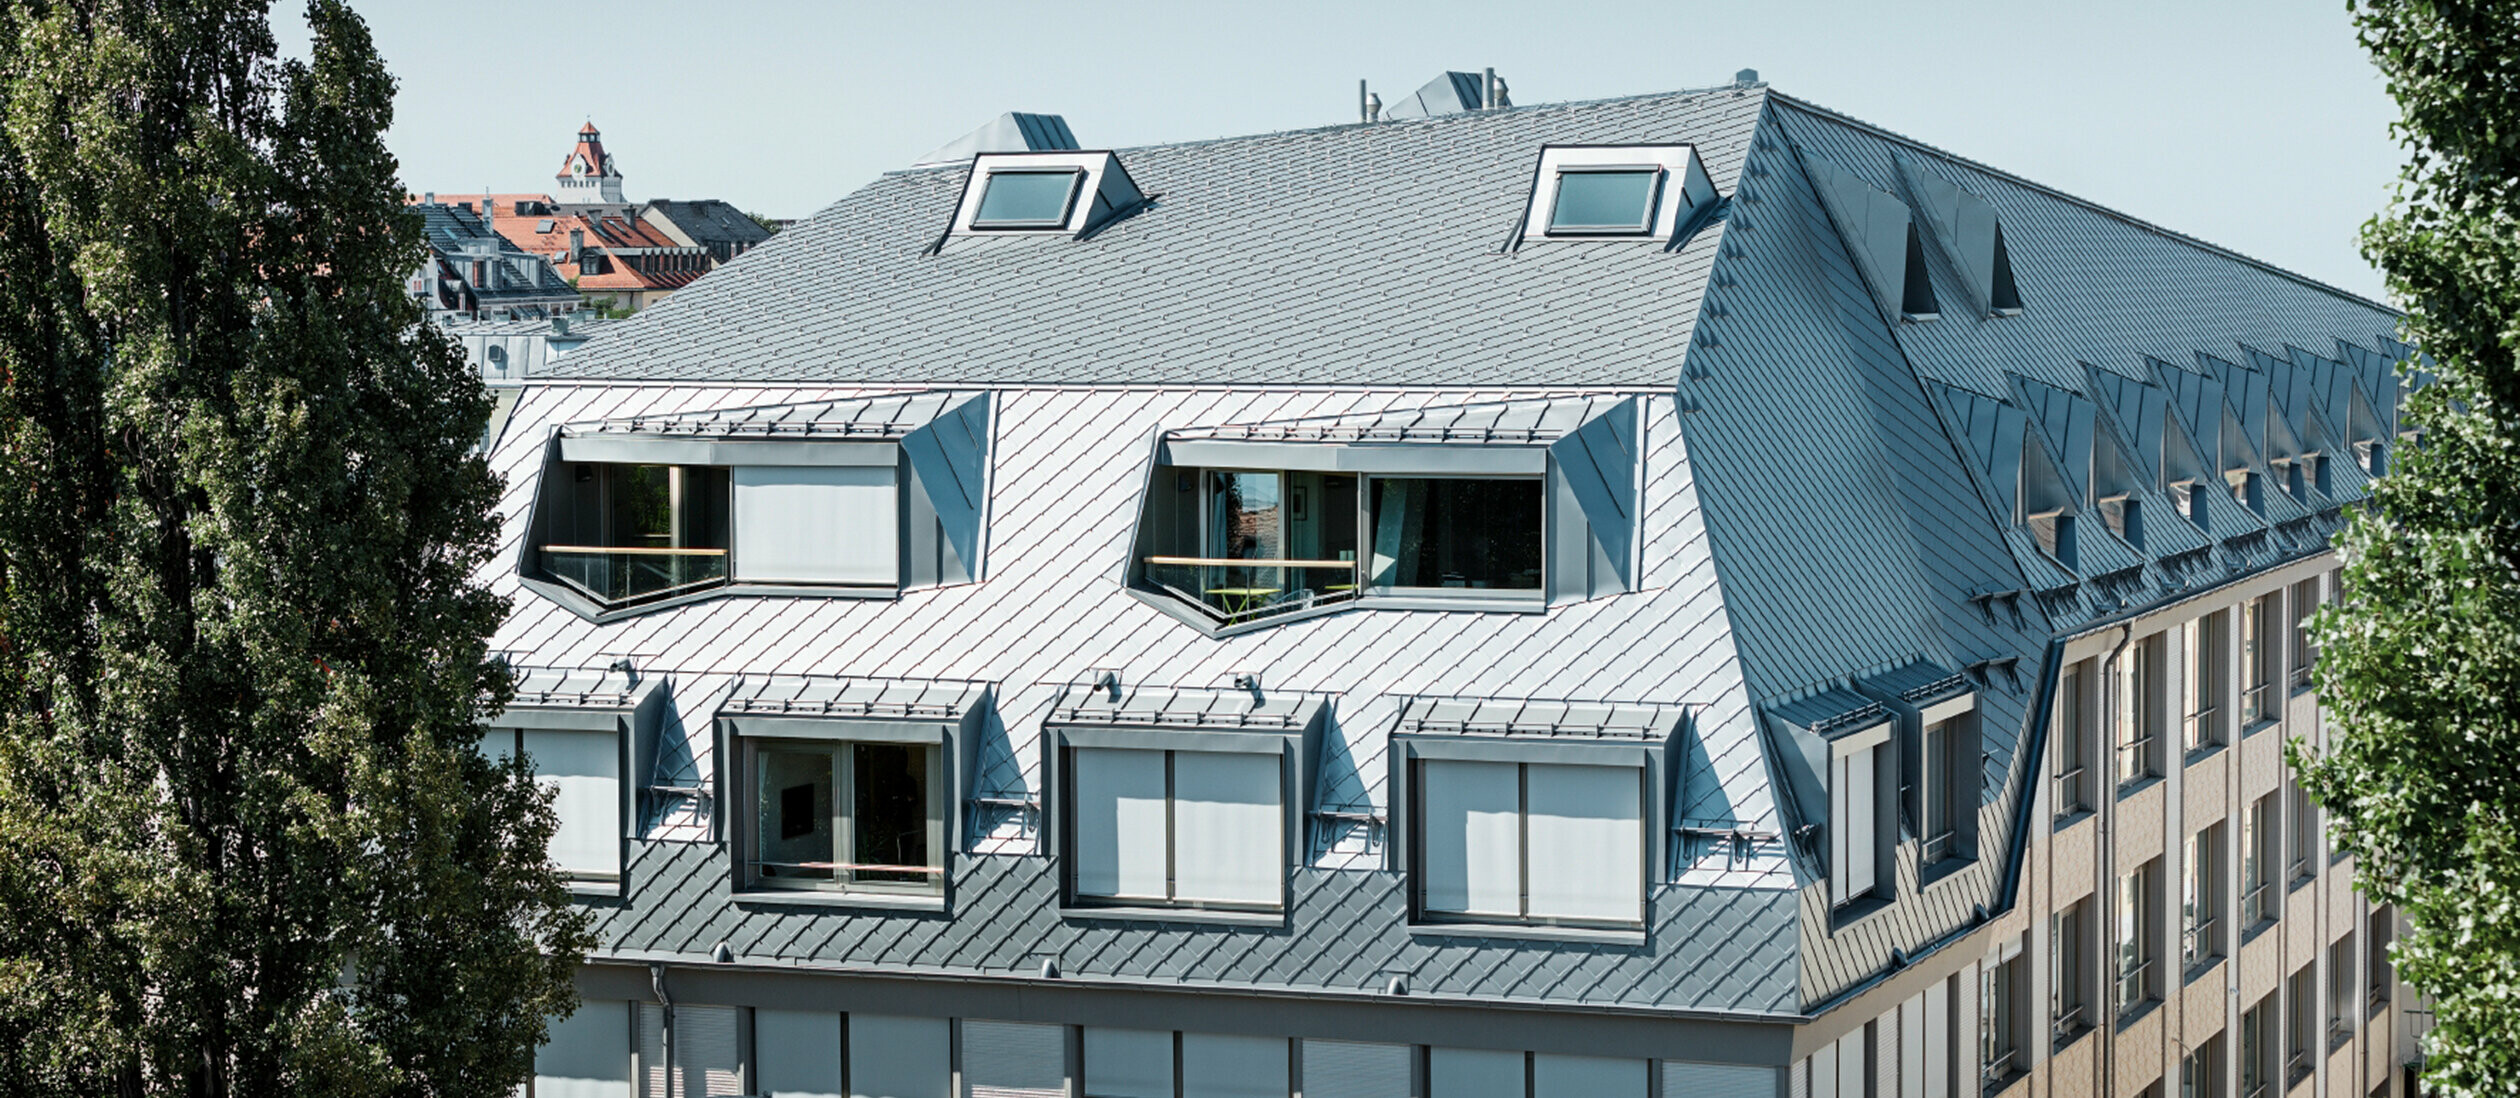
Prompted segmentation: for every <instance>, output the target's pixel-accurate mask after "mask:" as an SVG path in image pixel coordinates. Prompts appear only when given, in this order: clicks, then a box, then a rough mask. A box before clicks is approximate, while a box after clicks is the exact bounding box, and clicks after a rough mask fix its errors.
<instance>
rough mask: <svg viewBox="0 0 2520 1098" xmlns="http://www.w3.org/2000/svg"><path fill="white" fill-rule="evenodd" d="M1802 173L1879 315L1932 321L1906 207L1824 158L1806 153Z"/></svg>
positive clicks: (1927, 282)
mask: <svg viewBox="0 0 2520 1098" xmlns="http://www.w3.org/2000/svg"><path fill="white" fill-rule="evenodd" d="M1802 156H1803V168H1804V171H1805V173H1806V174H1808V175H1809V176H1810V177H1811V183H1812V186H1813V188H1814V189H1815V190H1817V191H1819V193H1820V203H1821V205H1823V206H1825V207H1827V208H1828V212H1829V220H1830V221H1831V222H1832V223H1833V224H1835V225H1836V226H1837V231H1838V236H1839V237H1840V238H1841V239H1843V240H1844V241H1845V243H1846V251H1847V255H1848V256H1849V258H1852V259H1853V260H1854V261H1855V266H1856V268H1857V269H1858V270H1860V271H1861V272H1862V274H1863V278H1864V282H1865V284H1866V285H1867V286H1869V287H1870V288H1871V289H1872V292H1873V300H1874V301H1875V302H1876V303H1877V304H1879V305H1880V306H1881V312H1882V315H1884V316H1887V317H1889V318H1891V319H1893V320H1912V321H1922V320H1933V319H1936V318H1937V317H1939V316H1941V315H1942V307H1941V306H1940V305H1939V304H1938V303H1937V302H1936V301H1935V298H1934V286H1933V280H1932V278H1931V277H1930V276H1929V275H1928V274H1927V271H1926V266H1925V244H1924V240H1923V239H1922V237H1921V236H1920V235H1919V234H1918V233H1917V231H1916V220H1915V217H1914V215H1913V213H1912V212H1911V211H1910V210H1909V209H1908V205H1907V203H1905V202H1901V201H1899V199H1898V198H1897V196H1895V195H1892V194H1891V193H1890V192H1888V191H1885V190H1882V189H1881V188H1879V187H1875V186H1873V185H1872V184H1871V183H1868V182H1865V181H1864V179H1863V178H1862V177H1860V176H1857V175H1856V174H1855V173H1853V172H1850V171H1848V170H1846V169H1845V168H1844V167H1842V166H1840V165H1838V164H1837V163H1836V162H1834V161H1832V160H1830V159H1829V158H1827V157H1825V156H1820V155H1818V154H1816V153H1812V152H1809V151H1807V150H1806V151H1804V152H1803V154H1802Z"/></svg>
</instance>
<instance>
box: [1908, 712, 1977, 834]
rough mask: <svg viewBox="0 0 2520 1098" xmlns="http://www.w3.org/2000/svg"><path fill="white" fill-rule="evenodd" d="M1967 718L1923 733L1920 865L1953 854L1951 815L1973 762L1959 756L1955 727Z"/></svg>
mask: <svg viewBox="0 0 2520 1098" xmlns="http://www.w3.org/2000/svg"><path fill="white" fill-rule="evenodd" d="M1966 719H1968V718H1967V717H1954V718H1952V719H1950V720H1942V721H1936V722H1934V723H1933V724H1932V725H1930V726H1927V728H1926V729H1925V759H1924V762H1925V791H1924V792H1925V797H1924V800H1925V820H1924V823H1925V827H1924V835H1925V838H1924V842H1923V843H1922V844H1921V846H1920V847H1919V850H1918V862H1919V864H1921V865H1929V866H1930V865H1934V864H1936V863H1938V862H1940V861H1942V860H1943V859H1945V858H1949V857H1951V856H1952V855H1953V854H1955V853H1957V852H1958V851H1957V849H1956V840H1957V838H1958V835H1959V822H1958V819H1957V817H1956V815H1955V813H1956V811H1957V805H1958V801H1959V798H1958V796H1956V794H1957V793H1958V791H1959V790H1960V789H1962V788H1963V785H1962V778H1963V776H1964V775H1965V776H1972V777H1973V776H1975V772H1976V770H1977V767H1976V766H1975V765H1965V766H1964V764H1969V763H1973V762H1974V760H1965V759H1963V758H1962V757H1961V756H1962V754H1963V752H1962V751H1961V750H1960V747H1959V741H1960V740H1961V739H1962V735H1961V730H1960V729H1959V727H1958V725H1959V722H1960V721H1963V720H1966Z"/></svg>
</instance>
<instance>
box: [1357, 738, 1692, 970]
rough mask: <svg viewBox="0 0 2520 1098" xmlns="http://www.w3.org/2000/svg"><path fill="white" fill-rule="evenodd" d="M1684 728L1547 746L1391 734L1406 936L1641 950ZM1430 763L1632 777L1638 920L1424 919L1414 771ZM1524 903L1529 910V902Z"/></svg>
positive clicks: (1537, 741)
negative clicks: (1636, 784)
mask: <svg viewBox="0 0 2520 1098" xmlns="http://www.w3.org/2000/svg"><path fill="white" fill-rule="evenodd" d="M1404 717H1405V714H1404ZM1683 723H1685V722H1682V721H1679V720H1677V719H1676V718H1675V719H1674V720H1673V722H1672V724H1671V725H1670V726H1669V727H1657V728H1655V729H1653V730H1651V732H1650V734H1649V735H1648V736H1647V737H1643V738H1638V739H1629V740H1608V739H1600V740H1586V741H1552V740H1548V739H1545V738H1542V737H1540V736H1537V735H1518V734H1515V733H1513V732H1510V731H1509V732H1507V733H1506V734H1505V735H1502V736H1496V735H1478V736H1471V735H1465V734H1459V733H1453V732H1445V731H1398V730H1395V731H1394V732H1393V733H1392V734H1391V747H1390V757H1391V762H1390V764H1389V765H1390V774H1391V778H1390V782H1391V785H1392V789H1391V798H1392V805H1393V807H1392V810H1391V821H1392V827H1393V830H1394V831H1395V832H1396V834H1394V835H1393V836H1392V849H1394V850H1396V851H1400V852H1401V856H1402V857H1403V858H1404V859H1405V861H1404V862H1403V863H1402V868H1403V870H1404V871H1405V872H1406V873H1407V875H1408V881H1407V887H1408V894H1409V928H1410V931H1411V933H1413V934H1419V935H1432V936H1442V935H1460V934H1470V935H1475V936H1483V937H1506V938H1513V937H1522V938H1533V939H1563V940H1575V941H1611V942H1619V943H1629V944H1641V943H1642V941H1643V940H1644V935H1645V931H1646V927H1647V926H1649V925H1650V923H1651V920H1652V917H1653V909H1654V891H1655V888H1656V887H1657V886H1658V885H1661V884H1663V883H1665V882H1667V881H1668V880H1669V879H1670V871H1671V863H1670V860H1669V854H1670V851H1669V849H1668V848H1669V847H1670V846H1671V844H1670V843H1669V842H1668V841H1666V840H1667V838H1668V834H1667V833H1668V830H1669V825H1670V824H1671V822H1672V818H1671V807H1670V796H1671V790H1670V786H1671V776H1672V766H1673V762H1672V749H1673V741H1674V740H1675V739H1676V738H1677V736H1678V735H1679V730H1680V727H1681V725H1682V724H1683ZM1430 760H1441V761H1448V762H1493V763H1514V764H1520V765H1526V766H1528V765H1534V764H1537V765H1567V766H1604V767H1622V768H1634V769H1635V770H1637V771H1638V780H1639V781H1641V782H1643V783H1644V784H1643V792H1642V798H1643V799H1642V800H1640V801H1639V802H1638V804H1637V808H1638V812H1637V815H1638V817H1639V819H1638V824H1639V826H1640V827H1642V828H1643V832H1642V836H1641V838H1640V840H1639V849H1638V852H1639V854H1640V855H1641V861H1642V863H1643V864H1642V865H1640V866H1639V867H1638V868H1639V871H1640V873H1641V874H1642V877H1641V879H1640V882H1639V888H1638V893H1637V896H1638V905H1637V906H1638V912H1639V918H1638V921H1637V922H1635V923H1622V924H1615V925H1614V924H1611V923H1609V922H1606V921H1585V920H1559V921H1555V922H1539V921H1526V920H1507V919H1501V918H1499V917H1496V916H1489V915H1468V916H1456V915H1448V914H1445V913H1433V915H1432V917H1430V913H1429V912H1427V911H1426V909H1425V902H1424V897H1425V893H1426V887H1427V874H1426V873H1425V871H1424V869H1425V866H1426V845H1425V835H1424V827H1423V825H1422V824H1421V822H1420V821H1421V820H1422V819H1423V818H1424V801H1425V796H1424V793H1423V792H1422V790H1423V786H1422V785H1421V784H1420V774H1421V772H1422V767H1421V765H1420V764H1421V763H1423V762H1426V761H1430ZM1526 803H1527V802H1526ZM1526 826H1527V824H1526ZM1523 857H1525V858H1526V859H1527V858H1528V857H1529V848H1528V847H1527V846H1526V847H1524V848H1523ZM1523 902H1524V903H1525V904H1527V903H1528V900H1527V899H1526V900H1524V901H1523Z"/></svg>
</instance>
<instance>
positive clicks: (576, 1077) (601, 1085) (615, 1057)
mask: <svg viewBox="0 0 2520 1098" xmlns="http://www.w3.org/2000/svg"><path fill="white" fill-rule="evenodd" d="M534 1094H535V1095H536V1098H630V1004H628V1003H624V1002H618V1001H614V1002H607V1001H605V1000H602V999H588V1000H586V1001H584V1002H581V1003H579V1004H578V1008H577V1013H575V1014H571V1015H569V1016H568V1017H566V1018H554V1019H552V1021H551V1034H550V1039H549V1040H547V1041H545V1042H544V1043H543V1046H542V1047H541V1048H538V1049H535V1050H534Z"/></svg>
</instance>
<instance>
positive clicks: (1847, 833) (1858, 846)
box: [1829, 748, 1878, 901]
mask: <svg viewBox="0 0 2520 1098" xmlns="http://www.w3.org/2000/svg"><path fill="white" fill-rule="evenodd" d="M1877 750H1878V749H1877V748H1862V749H1859V750H1855V751H1850V752H1848V753H1846V754H1844V755H1841V756H1839V757H1838V765H1837V790H1836V793H1837V798H1836V799H1837V805H1836V808H1837V811H1836V813H1835V814H1834V815H1833V817H1832V818H1831V819H1830V820H1829V831H1830V835H1831V837H1830V840H1829V845H1830V848H1831V852H1832V853H1833V854H1834V855H1835V858H1836V862H1837V866H1836V872H1834V873H1832V874H1831V875H1830V891H1831V898H1832V899H1835V900H1839V901H1843V900H1846V899H1847V898H1849V897H1853V896H1861V895H1864V894H1865V893H1868V892H1871V891H1872V890H1873V885H1874V883H1875V878H1874V875H1873V852H1874V844H1873V825H1874V823H1875V822H1876V821H1875V812H1874V808H1873V806H1874V803H1875V802H1874V798H1873V793H1874V784H1875V779H1874V775H1873V758H1874V753H1875V752H1876V751H1877Z"/></svg>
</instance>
